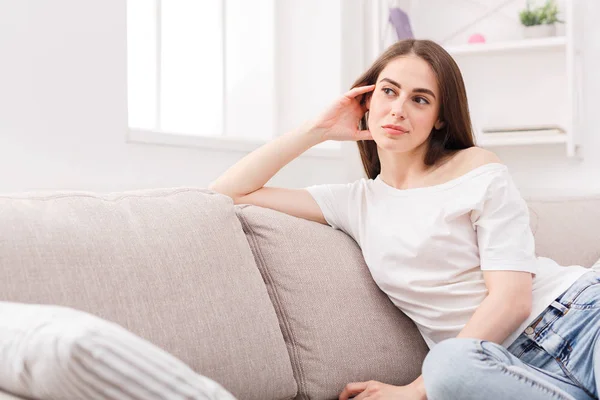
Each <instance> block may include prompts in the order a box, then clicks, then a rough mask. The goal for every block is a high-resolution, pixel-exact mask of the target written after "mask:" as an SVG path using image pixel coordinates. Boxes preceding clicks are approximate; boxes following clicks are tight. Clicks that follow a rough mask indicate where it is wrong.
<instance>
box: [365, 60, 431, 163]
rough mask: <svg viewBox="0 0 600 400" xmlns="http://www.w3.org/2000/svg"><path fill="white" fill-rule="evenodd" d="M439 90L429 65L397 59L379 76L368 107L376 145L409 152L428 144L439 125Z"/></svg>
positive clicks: (370, 128)
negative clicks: (434, 129) (428, 139)
mask: <svg viewBox="0 0 600 400" xmlns="http://www.w3.org/2000/svg"><path fill="white" fill-rule="evenodd" d="M439 98H440V95H439V91H438V85H437V79H436V76H435V74H434V72H433V70H432V69H431V67H430V66H429V64H428V63H427V62H426V61H424V60H423V59H422V58H419V57H417V56H415V55H408V56H403V57H399V58H396V59H394V60H392V61H391V62H389V63H388V65H387V66H386V67H385V68H384V69H383V71H381V73H380V74H379V76H378V77H377V82H376V86H375V89H374V90H373V93H372V96H371V98H370V100H369V103H368V104H367V107H368V108H369V116H368V126H369V130H370V131H371V135H372V136H373V140H375V142H376V143H377V146H378V147H380V148H383V149H385V150H389V151H392V152H407V151H412V150H414V149H416V148H418V147H419V146H420V145H422V144H423V143H425V142H426V140H427V138H428V137H429V135H430V133H431V130H432V128H433V127H434V126H435V127H436V128H437V129H439V128H440V127H441V123H439V122H438V110H439Z"/></svg>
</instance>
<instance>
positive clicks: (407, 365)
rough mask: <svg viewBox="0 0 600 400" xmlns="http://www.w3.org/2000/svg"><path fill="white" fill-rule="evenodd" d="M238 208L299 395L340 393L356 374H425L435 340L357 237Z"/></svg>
mask: <svg viewBox="0 0 600 400" xmlns="http://www.w3.org/2000/svg"><path fill="white" fill-rule="evenodd" d="M236 208H237V214H238V217H239V218H240V220H241V221H242V225H243V227H244V231H245V232H246V236H247V237H248V241H249V243H250V245H251V248H252V251H253V252H254V256H255V258H256V264H257V265H258V267H259V268H260V270H261V273H262V275H263V279H264V280H265V282H266V284H267V288H268V290H269V295H270V296H271V300H272V301H273V304H274V305H275V310H276V311H277V315H278V317H279V323H280V325H281V330H282V331H283V334H284V337H285V340H286V343H287V345H288V351H289V353H290V357H291V360H292V364H293V368H294V375H295V377H296V380H297V382H298V390H299V393H298V396H297V398H298V399H329V398H337V396H338V395H339V393H340V392H341V391H342V390H343V388H344V386H345V385H346V384H347V383H349V382H353V381H366V380H371V379H374V380H379V381H382V382H386V383H389V384H407V383H409V382H411V381H412V380H414V379H415V378H417V377H418V376H419V374H420V368H421V363H422V361H423V359H424V357H425V354H426V352H427V346H426V345H425V343H424V341H423V339H422V338H421V336H420V334H419V332H418V331H417V329H416V327H415V325H414V324H413V323H412V321H410V320H409V319H408V317H406V316H405V315H404V314H403V313H402V312H400V311H399V310H398V309H397V308H396V307H395V306H394V305H393V304H392V303H391V301H390V300H389V299H388V298H387V296H386V295H385V294H384V293H383V292H381V291H380V290H379V288H378V287H377V285H376V284H375V282H374V281H373V280H372V278H371V275H370V273H369V271H368V268H367V266H366V265H365V263H364V259H363V257H362V254H361V251H360V249H359V247H358V245H357V244H356V242H354V241H353V240H352V239H351V238H350V237H349V236H347V235H346V234H344V233H342V232H341V231H336V230H334V229H332V228H330V227H328V226H325V225H321V224H319V223H316V222H310V221H306V220H302V219H299V218H295V217H292V216H289V215H287V214H283V213H280V212H277V211H273V210H269V209H266V208H261V207H256V206H248V205H238V206H236Z"/></svg>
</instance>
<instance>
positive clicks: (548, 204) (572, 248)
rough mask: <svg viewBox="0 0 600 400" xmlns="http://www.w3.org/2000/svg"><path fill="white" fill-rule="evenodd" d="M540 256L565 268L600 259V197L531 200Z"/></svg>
mask: <svg viewBox="0 0 600 400" xmlns="http://www.w3.org/2000/svg"><path fill="white" fill-rule="evenodd" d="M527 202H528V205H529V215H530V221H531V230H532V231H533V234H534V237H535V245H536V253H537V255H538V256H542V257H548V258H551V259H553V260H555V261H556V262H558V263H559V264H561V265H564V266H569V265H582V266H584V267H590V266H592V264H594V263H595V262H596V261H597V260H598V258H600V196H595V197H594V196H588V197H566V196H562V197H548V196H543V197H541V196H538V197H529V198H527Z"/></svg>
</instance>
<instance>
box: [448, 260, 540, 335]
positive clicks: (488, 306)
mask: <svg viewBox="0 0 600 400" xmlns="http://www.w3.org/2000/svg"><path fill="white" fill-rule="evenodd" d="M483 277H484V279H485V284H486V286H487V288H488V295H487V297H486V298H485V299H484V300H483V302H482V303H481V304H480V305H479V307H478V308H477V310H475V313H474V314H473V315H472V316H471V319H469V322H467V324H466V325H465V327H464V328H463V329H462V330H461V331H460V333H459V334H458V336H457V337H468V338H477V339H483V340H487V341H490V342H495V343H498V344H502V342H503V341H504V340H505V339H506V338H507V337H508V336H509V335H510V334H511V333H513V332H514V331H515V329H517V328H518V327H519V325H521V324H522V323H523V321H525V319H527V318H528V317H529V314H531V302H532V281H533V279H532V277H531V273H529V272H521V271H483Z"/></svg>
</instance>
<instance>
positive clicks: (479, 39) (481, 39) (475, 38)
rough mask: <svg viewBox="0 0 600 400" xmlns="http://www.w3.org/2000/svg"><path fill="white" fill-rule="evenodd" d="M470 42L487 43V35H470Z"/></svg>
mask: <svg viewBox="0 0 600 400" xmlns="http://www.w3.org/2000/svg"><path fill="white" fill-rule="evenodd" d="M469 43H485V37H484V36H483V35H481V34H479V33H476V34H474V35H471V36H470V37H469Z"/></svg>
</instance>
